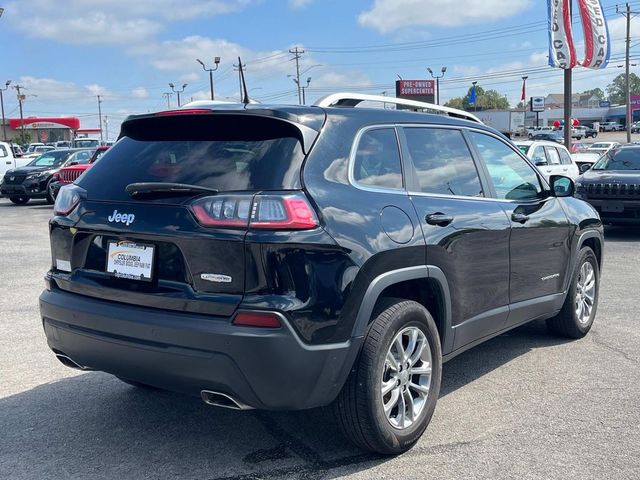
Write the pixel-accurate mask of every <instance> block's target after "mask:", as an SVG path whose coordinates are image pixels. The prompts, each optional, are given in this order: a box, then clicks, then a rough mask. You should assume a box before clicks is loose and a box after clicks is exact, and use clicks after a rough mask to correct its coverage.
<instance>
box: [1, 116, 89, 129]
mask: <svg viewBox="0 0 640 480" xmlns="http://www.w3.org/2000/svg"><path fill="white" fill-rule="evenodd" d="M34 123H36V124H37V123H42V124H43V125H42V128H51V125H50V124H52V123H55V124H57V125H58V126H64V127H67V128H70V129H72V130H77V129H79V128H80V119H79V118H76V117H59V118H40V117H29V118H25V119H24V125H25V126H27V125H33V124H34ZM48 124H49V125H48ZM9 126H10V127H11V128H12V129H14V130H17V129H19V128H20V127H21V126H22V125H21V124H20V119H19V118H10V119H9ZM33 128H39V127H38V126H37V125H34V126H33Z"/></svg>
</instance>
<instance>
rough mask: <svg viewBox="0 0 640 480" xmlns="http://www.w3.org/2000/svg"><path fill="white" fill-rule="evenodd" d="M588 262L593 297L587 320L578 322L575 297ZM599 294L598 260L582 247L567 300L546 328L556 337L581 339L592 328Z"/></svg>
mask: <svg viewBox="0 0 640 480" xmlns="http://www.w3.org/2000/svg"><path fill="white" fill-rule="evenodd" d="M585 262H588V263H590V264H591V268H592V269H593V273H594V276H595V295H594V301H593V307H592V309H591V312H590V315H589V317H588V319H587V320H585V321H583V322H580V321H579V319H578V314H577V313H576V296H577V295H578V279H579V277H580V270H581V268H582V266H583V265H584V264H585ZM599 293H600V269H599V267H598V259H597V258H596V255H595V253H593V250H591V248H589V247H584V248H582V249H581V250H580V252H579V253H578V261H577V262H576V265H575V267H574V270H573V273H572V277H571V285H570V286H569V292H568V293H567V298H566V299H565V301H564V304H563V305H562V310H560V313H559V314H558V315H556V316H555V317H553V318H550V319H548V320H547V327H548V328H549V330H551V332H553V333H554V334H556V335H559V336H562V337H567V338H574V339H577V338H582V337H584V336H585V335H586V334H587V333H589V330H591V327H592V326H593V321H594V319H595V317H596V312H597V310H598V297H599Z"/></svg>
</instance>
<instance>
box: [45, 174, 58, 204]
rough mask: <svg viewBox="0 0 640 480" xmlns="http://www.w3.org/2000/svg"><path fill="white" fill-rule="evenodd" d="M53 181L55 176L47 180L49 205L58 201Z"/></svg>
mask: <svg viewBox="0 0 640 480" xmlns="http://www.w3.org/2000/svg"><path fill="white" fill-rule="evenodd" d="M53 182H54V180H53V178H52V179H51V180H49V181H48V182H47V203H48V204H49V205H53V204H54V203H55V202H56V197H55V196H54V195H53V191H52V186H51V185H52V183H53Z"/></svg>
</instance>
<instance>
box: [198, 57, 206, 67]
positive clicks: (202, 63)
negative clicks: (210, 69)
mask: <svg viewBox="0 0 640 480" xmlns="http://www.w3.org/2000/svg"><path fill="white" fill-rule="evenodd" d="M196 62H198V63H199V64H200V65H202V68H205V66H204V62H203V61H202V60H200V59H199V58H196Z"/></svg>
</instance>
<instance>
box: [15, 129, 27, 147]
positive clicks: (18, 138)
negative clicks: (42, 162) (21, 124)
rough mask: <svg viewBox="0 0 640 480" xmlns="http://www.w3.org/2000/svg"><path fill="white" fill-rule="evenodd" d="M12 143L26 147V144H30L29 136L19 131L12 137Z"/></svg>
mask: <svg viewBox="0 0 640 480" xmlns="http://www.w3.org/2000/svg"><path fill="white" fill-rule="evenodd" d="M12 141H13V142H15V143H17V144H18V145H26V144H28V143H31V134H30V133H27V132H24V131H22V130H21V131H20V133H18V134H17V135H14V136H13V140H12Z"/></svg>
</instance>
